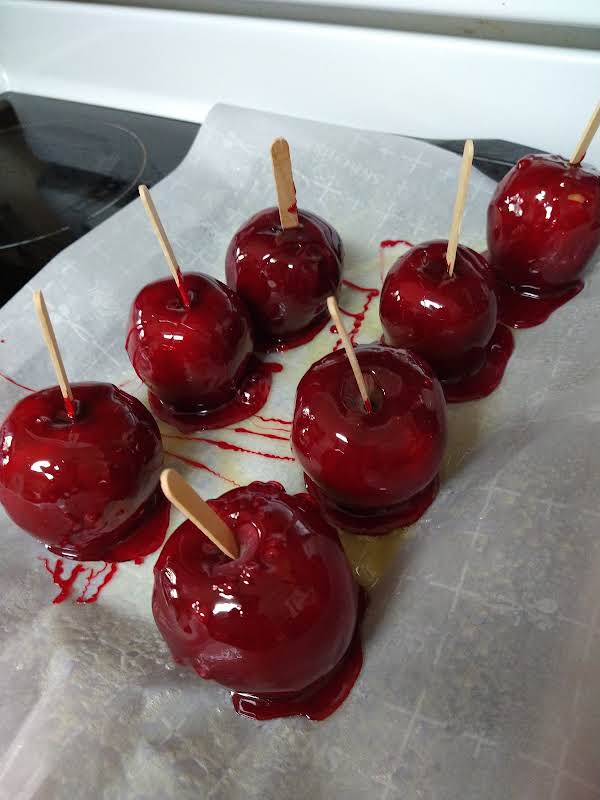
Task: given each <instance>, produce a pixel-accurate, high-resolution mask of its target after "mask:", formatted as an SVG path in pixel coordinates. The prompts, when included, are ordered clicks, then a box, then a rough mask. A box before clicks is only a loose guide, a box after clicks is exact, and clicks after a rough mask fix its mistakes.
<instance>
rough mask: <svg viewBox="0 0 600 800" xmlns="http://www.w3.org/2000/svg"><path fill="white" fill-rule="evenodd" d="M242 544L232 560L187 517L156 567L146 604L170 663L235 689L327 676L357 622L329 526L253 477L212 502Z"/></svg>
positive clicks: (270, 692)
mask: <svg viewBox="0 0 600 800" xmlns="http://www.w3.org/2000/svg"><path fill="white" fill-rule="evenodd" d="M210 505H211V506H212V507H213V508H214V510H215V511H216V512H217V513H218V514H219V515H220V516H221V517H222V518H223V519H224V520H225V521H226V522H227V524H228V525H229V526H230V528H231V529H232V531H233V532H234V534H235V536H236V537H237V540H238V543H239V545H240V556H239V558H237V559H235V560H230V559H229V558H227V557H226V556H225V555H223V554H222V553H221V551H220V550H218V549H217V548H216V547H215V545H213V544H212V543H211V542H210V541H209V540H208V539H206V537H205V536H203V535H202V534H201V533H200V532H199V531H198V529H197V528H196V527H195V526H194V525H193V524H192V523H190V522H185V523H184V524H183V525H181V526H180V527H179V528H178V529H177V530H176V531H175V532H174V533H173V535H172V536H171V537H170V539H169V540H168V541H167V543H166V545H165V546H164V548H163V550H162V552H161V554H160V556H159V559H158V561H157V564H156V567H155V569H154V594H153V598H152V610H153V613H154V619H155V620H156V624H157V625H158V628H159V630H160V632H161V634H162V635H163V637H164V639H165V640H166V642H167V644H168V645H169V648H170V650H171V652H172V654H173V656H174V658H175V660H176V661H178V662H180V663H183V664H188V665H191V666H192V667H193V668H194V669H195V670H196V672H197V673H198V674H199V675H200V676H201V677H203V678H206V679H210V680H215V681H217V682H218V683H221V684H223V685H224V686H227V687H229V688H231V689H233V690H235V691H237V692H243V693H250V694H253V695H259V696H263V697H264V696H270V697H279V698H282V697H289V696H291V694H292V693H297V692H301V691H302V690H304V689H306V687H308V686H310V685H311V684H313V683H315V681H318V680H319V679H321V678H322V677H324V676H326V675H328V674H329V673H330V672H331V671H332V670H333V669H334V668H335V667H336V665H337V664H338V663H339V662H340V661H341V659H342V658H343V657H344V655H345V653H346V651H347V650H348V647H349V645H350V642H351V640H352V637H353V634H354V630H355V627H356V621H357V608H358V588H357V585H356V584H355V582H354V579H353V577H352V574H351V571H350V567H349V565H348V562H347V561H346V557H345V555H344V552H343V550H342V547H341V545H340V543H339V540H338V538H337V534H336V533H335V531H334V530H333V529H332V528H330V527H329V526H328V525H327V524H326V523H325V522H324V521H323V519H322V518H321V516H320V515H319V513H318V510H317V509H316V506H315V505H314V504H313V503H312V502H311V501H310V500H309V499H308V498H307V497H306V496H305V495H296V496H291V495H287V494H286V493H285V491H284V489H283V487H282V486H281V485H280V484H278V483H259V482H256V483H251V484H250V485H249V486H245V487H242V488H240V489H234V490H232V491H230V492H228V493H226V494H224V495H222V496H221V497H219V498H217V499H216V500H212V501H210Z"/></svg>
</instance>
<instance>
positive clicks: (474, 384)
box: [441, 325, 515, 403]
mask: <svg viewBox="0 0 600 800" xmlns="http://www.w3.org/2000/svg"><path fill="white" fill-rule="evenodd" d="M514 346H515V343H514V339H513V335H512V333H511V332H510V330H509V329H508V328H507V327H505V326H504V325H497V326H496V330H495V331H494V333H493V334H492V338H491V339H490V341H489V342H488V344H487V347H486V348H485V360H484V362H483V364H482V366H481V367H480V369H478V370H477V372H475V373H474V374H472V375H466V376H465V377H464V378H460V379H459V380H457V381H453V382H450V381H442V382H441V383H442V389H443V390H444V396H445V398H446V402H448V403H464V402H466V401H467V400H481V399H482V398H483V397H488V395H490V394H492V392H493V391H494V390H495V389H497V388H498V386H499V384H500V381H501V380H502V378H503V376H504V372H505V370H506V365H507V364H508V362H509V360H510V357H511V355H512V353H513V350H514Z"/></svg>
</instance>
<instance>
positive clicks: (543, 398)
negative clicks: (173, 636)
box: [0, 106, 600, 800]
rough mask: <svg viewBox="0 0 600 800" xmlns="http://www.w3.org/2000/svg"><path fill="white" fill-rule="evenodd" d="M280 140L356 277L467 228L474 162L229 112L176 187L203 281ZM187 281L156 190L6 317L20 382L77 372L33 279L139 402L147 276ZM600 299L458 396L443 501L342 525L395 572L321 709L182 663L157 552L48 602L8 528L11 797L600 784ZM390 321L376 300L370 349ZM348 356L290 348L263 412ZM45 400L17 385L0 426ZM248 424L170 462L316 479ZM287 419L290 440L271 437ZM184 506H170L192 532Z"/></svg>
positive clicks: (396, 796) (5, 694)
mask: <svg viewBox="0 0 600 800" xmlns="http://www.w3.org/2000/svg"><path fill="white" fill-rule="evenodd" d="M281 135H283V136H286V137H287V138H288V139H289V141H290V145H291V149H292V155H293V163H294V173H295V180H296V186H297V189H298V200H299V204H300V206H301V207H305V208H308V209H311V210H313V211H315V212H317V213H319V214H321V215H322V216H324V217H326V218H327V219H328V220H329V221H330V222H331V223H332V224H333V225H334V226H335V227H336V228H337V229H338V230H339V232H340V233H341V235H342V238H343V240H344V243H345V245H346V250H347V260H346V273H345V274H346V278H347V279H348V280H350V281H352V282H353V283H355V284H357V285H358V286H360V287H363V288H379V286H380V282H381V278H380V267H381V265H380V261H379V247H378V246H379V242H380V241H381V240H383V239H406V240H411V241H415V242H418V241H420V240H424V239H428V238H433V237H438V236H445V235H446V234H447V230H448V227H449V223H450V218H451V211H452V202H453V197H454V191H455V184H456V178H457V174H458V167H459V160H458V158H456V157H455V156H453V155H450V154H448V153H445V152H443V151H441V150H439V149H436V148H434V147H432V146H429V145H427V144H423V143H420V142H415V141H410V140H406V139H403V138H400V137H396V136H391V135H384V134H375V133H365V132H361V131H357V130H350V129H345V128H341V127H333V126H329V125H322V124H317V123H312V122H307V121H300V120H295V119H290V118H287V117H279V116H274V115H268V114H262V113H257V112H252V111H247V110H242V109H238V108H231V107H224V106H219V107H217V108H215V109H214V110H213V111H212V113H211V114H210V116H209V118H208V120H207V122H206V124H205V125H204V126H203V127H202V130H201V131H200V133H199V135H198V138H197V140H196V142H195V143H194V145H193V147H192V149H191V151H190V153H189V154H188V156H187V157H186V159H185V161H184V162H183V163H182V165H181V166H180V167H179V168H178V169H177V170H176V171H175V172H174V173H173V174H172V175H171V176H169V177H168V178H166V179H165V180H164V181H163V182H162V183H161V184H160V185H159V186H158V187H156V189H155V190H154V198H155V201H156V205H157V206H158V208H159V211H160V213H161V214H162V217H163V220H164V224H165V227H166V228H167V230H168V232H169V233H170V235H171V237H172V240H173V244H174V248H175V251H176V253H177V255H178V258H179V260H180V262H181V265H182V267H183V268H184V270H200V271H203V272H207V273H210V274H212V275H215V276H217V277H219V278H223V261H224V255H225V249H226V246H227V243H228V241H229V238H230V237H231V235H232V233H233V232H234V230H235V229H236V228H237V227H238V226H239V225H240V224H241V223H242V222H244V220H245V219H246V218H247V217H248V216H250V215H251V214H252V213H254V212H255V211H256V210H258V209H260V208H262V207H265V206H268V205H272V204H273V199H274V189H273V184H272V176H271V166H270V161H269V151H268V148H269V144H270V142H271V140H272V139H273V138H274V137H276V136H281ZM492 190H493V184H492V182H491V181H489V180H488V179H486V178H484V177H483V176H482V175H480V174H478V173H476V172H474V174H473V176H472V180H471V186H470V191H469V198H468V202H467V209H466V213H465V219H464V224H463V235H462V240H463V241H464V243H466V244H469V245H471V246H472V247H475V248H483V246H484V238H485V209H486V205H487V202H488V199H489V197H490V194H491V192H492ZM399 252H400V249H399V250H397V251H396V253H395V254H394V255H397V254H398V253H399ZM389 255H390V254H389V253H388V256H389ZM165 274H166V267H165V265H164V262H163V259H162V256H161V253H160V251H159V248H158V245H157V243H156V241H155V239H154V235H153V233H152V231H151V229H150V226H149V224H148V222H147V220H146V218H145V215H144V213H143V210H142V207H141V204H140V203H139V202H135V203H132V204H131V205H130V206H128V207H127V208H126V209H124V210H122V211H120V212H119V213H118V214H116V215H115V216H114V217H113V218H111V219H109V220H108V221H107V222H105V223H104V224H103V225H101V226H100V227H99V228H97V229H96V230H94V231H92V232H91V233H89V234H87V235H86V236H85V237H84V238H83V239H81V240H80V241H79V242H77V243H76V244H74V245H73V246H71V247H70V248H69V249H68V250H66V251H65V252H63V253H62V254H60V255H59V256H58V257H57V258H55V259H54V261H53V262H52V263H51V264H49V265H48V266H47V267H46V268H45V269H44V270H43V271H42V273H41V274H40V275H38V276H37V278H36V279H35V280H34V281H33V282H32V285H31V286H28V287H25V289H23V290H22V291H21V292H20V293H19V294H18V295H17V296H16V297H15V298H14V299H13V300H12V301H11V302H9V303H8V305H6V306H5V307H4V308H3V309H2V311H1V312H0V339H1V340H2V341H1V342H0V369H1V370H2V372H3V373H5V374H6V375H8V376H10V377H11V378H13V379H14V380H16V381H18V382H20V383H23V384H25V385H26V386H30V387H34V388H41V387H43V386H46V385H48V384H51V383H53V382H54V379H53V375H52V372H51V368H50V364H49V361H48V358H47V356H46V353H45V351H44V347H43V344H42V339H41V336H40V334H39V331H38V328H37V323H36V322H35V320H34V317H33V313H32V304H31V288H32V287H35V288H41V289H43V290H44V292H45V295H46V301H47V304H48V306H49V308H50V310H51V313H52V317H53V320H54V324H55V327H56V332H57V336H58V339H59V341H60V343H61V345H62V349H63V353H64V359H65V363H66V367H67V371H68V374H69V375H70V377H71V379H72V380H88V379H97V380H103V381H105V380H110V381H113V382H115V383H121V382H126V388H127V389H128V390H129V391H131V392H133V393H135V394H137V395H138V396H139V397H144V391H143V387H141V386H140V385H139V382H138V381H136V380H134V376H133V373H132V370H131V368H130V366H129V363H128V360H127V356H126V354H125V351H124V346H123V345H124V335H125V325H126V317H127V311H128V306H129V303H130V302H131V300H132V299H133V297H134V295H135V294H136V292H137V291H138V289H139V288H140V287H141V285H142V284H144V283H145V282H147V281H150V280H153V279H155V278H157V277H159V276H163V275H165ZM368 297H369V295H368V293H367V292H364V291H362V290H360V289H359V290H357V289H352V288H350V287H348V286H345V287H344V289H343V291H342V294H341V300H340V303H341V305H342V306H343V307H344V308H345V309H346V310H348V311H350V312H354V313H360V312H362V310H363V308H364V306H365V303H366V302H367V300H368ZM599 300H600V278H598V276H597V275H594V265H592V268H591V270H590V276H589V278H588V281H587V284H586V288H585V290H584V291H583V292H582V294H581V295H579V296H578V297H577V298H576V299H575V300H574V301H573V302H572V303H570V304H569V305H567V306H566V307H564V308H563V309H561V310H560V311H558V312H557V313H555V314H554V316H553V317H552V318H551V319H550V320H549V321H548V322H547V323H546V324H545V325H543V326H541V327H539V328H536V329H534V330H530V331H526V332H523V333H521V334H519V335H518V337H517V343H516V352H515V355H514V356H513V358H512V360H511V362H510V364H509V367H508V370H507V373H506V376H505V379H504V381H503V383H502V385H501V387H500V388H499V389H498V390H497V391H496V392H495V393H494V394H493V395H492V396H491V397H490V398H488V399H486V400H483V401H480V402H475V403H467V404H464V405H461V406H453V407H451V408H450V409H449V426H450V440H449V446H448V454H447V458H446V461H445V465H444V469H443V476H442V477H443V484H442V490H441V492H440V495H439V497H438V499H437V500H436V502H435V504H434V505H433V506H432V507H431V509H430V510H429V512H428V513H427V514H426V516H425V517H424V518H423V519H422V520H421V521H420V522H419V523H418V524H416V525H414V526H412V527H411V528H410V529H409V530H408V531H406V532H404V533H403V534H395V535H393V536H391V537H388V538H387V539H385V540H383V541H381V540H380V541H370V540H366V539H361V538H354V539H348V538H347V539H346V542H345V543H346V546H347V548H348V553H349V556H350V558H351V560H352V562H353V565H354V567H355V569H356V570H357V573H358V575H359V577H360V579H361V580H362V581H363V583H364V584H365V585H367V586H371V587H372V589H371V603H370V607H369V610H368V613H367V616H366V620H365V624H364V649H365V664H364V669H363V672H362V674H361V676H360V678H359V680H358V682H357V684H356V686H355V687H354V690H353V692H352V694H351V695H350V697H349V699H348V700H347V701H346V703H345V704H344V705H343V706H342V707H341V708H340V710H339V711H338V712H337V713H335V714H334V715H333V716H332V717H331V718H329V719H328V720H326V721H325V722H322V723H311V722H309V721H308V720H306V719H287V720H278V721H273V722H266V723H259V722H255V721H252V720H250V719H247V718H243V717H239V716H237V715H236V714H235V713H234V711H233V709H232V707H231V705H230V702H229V698H228V694H227V692H226V691H225V690H224V689H222V688H221V687H219V686H217V685H214V684H211V683H207V682H204V681H201V680H200V679H199V678H197V677H196V676H195V675H194V674H193V673H192V672H191V671H187V670H183V669H181V668H179V667H176V666H175V665H173V664H172V663H171V660H170V657H169V653H168V651H167V648H166V646H165V644H164V643H163V641H162V640H161V638H160V636H159V634H158V632H157V630H156V628H155V626H154V623H153V620H152V615H151V611H150V596H151V589H152V566H153V563H154V561H155V556H152V557H150V558H147V559H146V560H145V562H144V564H143V565H141V566H137V565H134V564H127V565H120V566H119V569H118V572H117V574H116V575H115V576H114V578H113V580H112V581H111V582H110V583H109V584H108V585H107V586H106V587H105V588H104V589H103V590H102V592H101V594H100V595H99V597H98V601H97V602H95V603H85V602H76V601H77V599H78V598H79V600H85V599H86V598H88V599H89V598H90V597H91V596H92V595H93V594H94V592H95V591H96V589H97V588H98V585H99V584H100V583H101V582H102V578H101V577H100V578H95V577H92V578H91V579H90V580H89V581H88V584H89V585H87V586H86V580H87V578H89V573H88V572H83V573H82V574H81V575H80V576H79V577H78V579H77V581H76V583H75V586H74V590H73V593H72V595H71V597H70V598H69V600H67V601H66V602H64V603H62V604H60V605H53V604H52V600H53V598H54V597H55V596H56V594H57V592H58V590H57V587H56V586H54V585H53V583H52V581H51V578H50V575H49V574H48V572H47V571H46V569H45V565H44V563H43V561H42V560H41V559H42V558H43V556H44V555H45V551H44V549H43V547H42V546H41V545H39V544H38V543H36V542H35V541H34V540H33V539H31V538H30V537H28V536H26V535H25V534H23V533H22V532H20V531H19V530H18V529H17V528H16V527H15V526H14V525H13V524H12V523H10V522H9V521H8V519H7V518H6V516H4V515H2V516H1V517H0V533H1V540H0V554H1V558H0V638H1V641H2V648H1V651H0V748H1V751H0V797H2V798H4V797H6V798H11V799H12V798H19V800H30V799H33V798H69V799H70V800H72V799H74V798H106V800H113V799H114V798H140V799H141V798H143V799H144V800H153V799H154V798H156V799H157V800H158V799H159V798H161V799H163V798H171V797H172V798H183V799H185V798H194V800H197V798H206V800H237V798H240V800H241V799H242V798H243V799H244V800H247V798H253V797H256V798H265V800H268V798H298V799H302V798H310V800H317V798H343V799H344V800H352V798H365V797H369V798H381V800H400V798H402V800H412V799H413V798H415V799H416V798H419V799H420V800H421V799H423V800H434V799H435V800H454V798H456V799H457V800H458V798H460V800H482V799H483V798H486V799H487V800H500V799H501V800H523V799H524V798H529V799H530V800H538V799H540V800H541V799H542V798H543V800H547V799H548V798H551V800H591V798H598V797H600V761H599V757H600V754H599V751H598V741H599V735H600V671H599V669H598V656H599V655H600V637H599V635H598V632H599V631H598V626H599V625H600V592H598V574H599V572H598V570H599V567H600V550H599V538H598V522H599V519H600V500H599V495H600V492H599V490H598V468H599V466H600V448H599V447H598V436H599V433H600V400H599V398H600V372H599V360H600V348H599V347H598V344H597V326H598V322H597V320H598V311H599V305H600V303H599ZM347 319H348V321H349V323H350V325H352V323H353V318H352V317H348V318H347ZM378 335H379V327H378V316H377V300H374V301H373V302H372V303H371V305H370V306H369V308H368V311H367V314H366V320H365V323H364V324H363V325H362V327H361V329H360V332H359V333H358V337H357V340H358V341H371V340H374V339H375V338H377V337H378ZM334 344H335V335H334V334H333V333H331V332H330V331H329V329H328V328H326V329H325V330H324V332H323V333H322V334H320V335H319V336H318V337H317V338H316V339H315V340H314V341H313V342H312V343H311V344H310V345H307V346H305V347H302V348H300V349H298V350H294V351H291V352H288V353H285V354H280V355H275V356H271V357H270V358H271V359H273V360H275V361H278V362H280V363H282V364H283V365H284V367H285V368H284V371H283V372H282V373H280V374H277V375H275V376H274V384H273V392H272V394H271V397H270V399H269V402H268V405H267V406H266V407H265V409H264V410H263V411H262V412H261V413H262V415H263V416H264V417H277V418H281V419H285V420H289V419H291V415H292V407H293V399H294V392H295V386H296V383H297V381H298V379H299V377H300V376H301V374H302V373H303V372H304V370H305V369H306V368H307V367H308V365H309V364H310V363H311V362H312V361H313V360H315V359H316V358H317V357H320V356H321V355H322V354H324V353H326V352H328V351H329V350H331V349H332V347H333V346H334ZM23 394H24V390H23V389H21V388H19V387H18V386H15V385H14V384H11V383H8V382H6V381H3V382H2V383H1V385H0V412H1V414H2V416H4V415H5V414H6V413H7V412H8V411H9V410H10V408H11V406H12V405H13V403H14V402H15V401H17V400H18V399H19V398H20V397H22V396H23ZM243 427H245V428H246V429H247V431H250V432H249V433H248V432H246V433H235V432H233V431H232V430H221V431H215V432H211V433H207V434H206V435H204V438H205V439H206V440H208V441H194V442H191V441H180V440H175V439H169V438H165V447H166V448H167V450H169V451H170V452H172V453H175V454H184V455H187V456H188V457H191V458H193V459H194V460H197V461H198V462H201V463H202V464H204V465H205V466H206V467H208V468H209V469H212V470H214V471H215V472H218V473H220V474H221V475H223V476H225V477H224V478H219V477H217V476H216V475H214V474H212V473H211V472H209V471H208V470H206V469H192V468H187V467H185V465H184V464H183V463H182V462H181V461H179V460H178V459H177V458H176V456H171V457H169V463H172V464H174V465H176V466H177V467H179V468H182V470H183V471H184V473H185V474H186V475H187V477H188V478H189V479H190V480H191V481H192V482H193V483H194V485H195V486H196V487H197V488H198V490H199V491H200V492H201V493H202V494H203V495H204V496H205V497H211V496H216V495H218V494H220V493H222V492H223V491H225V490H227V489H229V488H230V487H231V483H228V481H236V482H238V483H245V482H247V481H250V480H252V479H277V480H280V481H282V482H283V483H284V484H285V485H286V487H287V488H288V490H289V491H299V490H301V488H302V481H301V474H300V470H299V468H298V466H297V465H296V464H295V463H294V462H293V461H290V460H285V458H289V457H290V449H289V443H288V441H287V437H288V427H289V426H286V425H285V424H282V423H280V424H277V423H269V422H265V421H264V420H261V419H259V418H257V417H256V418H254V419H252V420H249V421H248V422H247V423H244V426H243ZM161 428H162V431H163V432H164V433H165V434H166V435H167V436H169V435H172V434H173V433H174V431H173V430H172V429H169V428H168V426H165V425H161ZM277 428H279V429H280V430H273V429H277ZM265 432H271V433H273V434H275V435H276V436H279V437H280V438H265V437H264V436H259V435H256V434H257V433H258V434H260V433H265ZM215 440H221V441H227V442H234V443H237V444H238V445H240V446H242V447H244V448H246V449H247V450H256V451H261V452H263V453H269V454H270V455H271V456H277V458H264V457H262V456H260V455H253V454H251V453H236V452H233V451H228V450H223V449H221V448H220V447H219V446H218V445H215V444H214V443H213V444H211V441H213V442H214V441H215ZM179 520H180V518H179V516H178V515H177V514H175V513H173V515H172V526H171V527H173V525H174V524H176V523H178V522H179ZM54 561H55V559H50V562H51V563H50V566H52V564H53V562H54ZM94 566H96V567H97V568H98V569H100V568H101V567H102V564H100V565H94ZM70 569H71V565H70V564H67V565H66V566H65V570H66V573H67V574H68V572H69V571H70ZM386 569H387V572H385V570H386ZM384 572H385V575H384V576H383V577H381V576H382V575H383V573H384ZM379 578H381V580H379Z"/></svg>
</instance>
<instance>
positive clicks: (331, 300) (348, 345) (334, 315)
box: [327, 297, 373, 414]
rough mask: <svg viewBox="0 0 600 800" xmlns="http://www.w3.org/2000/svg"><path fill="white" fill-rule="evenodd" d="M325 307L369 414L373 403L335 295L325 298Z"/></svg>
mask: <svg viewBox="0 0 600 800" xmlns="http://www.w3.org/2000/svg"><path fill="white" fill-rule="evenodd" d="M327 308H328V309H329V314H330V316H331V321H332V322H333V324H334V325H335V327H336V328H337V332H338V334H339V337H340V339H341V340H342V344H343V345H344V350H345V351H346V355H347V356H348V361H349V362H350V366H351V367H352V372H353V373H354V377H355V378H356V383H357V385H358V391H359V392H360V396H361V397H362V400H363V403H364V405H365V411H366V412H367V414H371V413H372V412H373V405H372V403H371V398H370V397H369V392H368V390H367V384H366V383H365V378H364V376H363V374H362V372H361V369H360V366H359V364H358V359H357V358H356V353H355V352H354V347H353V346H352V342H351V341H350V337H349V336H348V332H347V330H346V328H345V327H344V323H343V322H342V318H341V316H340V309H339V308H338V304H337V301H336V299H335V297H328V298H327Z"/></svg>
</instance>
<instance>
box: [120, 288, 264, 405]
mask: <svg viewBox="0 0 600 800" xmlns="http://www.w3.org/2000/svg"><path fill="white" fill-rule="evenodd" d="M183 281H184V282H185V288H186V290H187V294H188V295H189V301H190V306H189V308H186V307H185V306H184V304H183V301H182V298H181V295H180V291H179V289H178V286H177V284H176V282H175V281H174V280H172V279H171V278H165V279H164V280H160V281H156V282H155V283H150V284H148V285H147V286H145V287H144V288H143V289H142V290H141V291H140V293H139V294H138V296H137V297H136V298H135V300H134V302H133V306H132V309H131V314H130V321H129V329H128V333H127V341H126V344H125V346H126V349H127V353H128V355H129V358H130V360H131V363H132V365H133V368H134V369H135V371H136V372H137V374H138V375H139V377H140V379H141V380H142V381H143V382H144V383H145V384H146V386H147V387H148V389H149V390H150V392H151V393H152V394H153V395H155V397H157V398H158V399H159V401H160V402H161V403H162V404H164V405H165V406H167V407H168V408H170V409H172V410H173V411H181V412H198V413H201V412H203V411H206V410H212V409H215V408H217V407H219V406H221V405H223V404H225V403H227V402H228V401H230V400H231V399H232V398H233V396H234V395H235V393H236V391H237V389H238V387H239V385H240V383H241V381H242V380H243V378H244V377H245V375H246V373H247V371H248V368H249V365H250V361H251V358H252V352H253V346H254V341H253V335H252V329H251V323H250V319H249V317H248V313H247V311H246V309H245V307H244V305H243V303H242V302H241V301H240V299H239V297H238V296H237V295H236V294H235V292H232V291H231V289H229V288H228V287H227V286H225V285H224V284H222V283H221V282H220V281H218V280H215V279H214V278H210V277H208V276H207V275H200V274H196V273H188V274H186V275H185V276H184V278H183Z"/></svg>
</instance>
